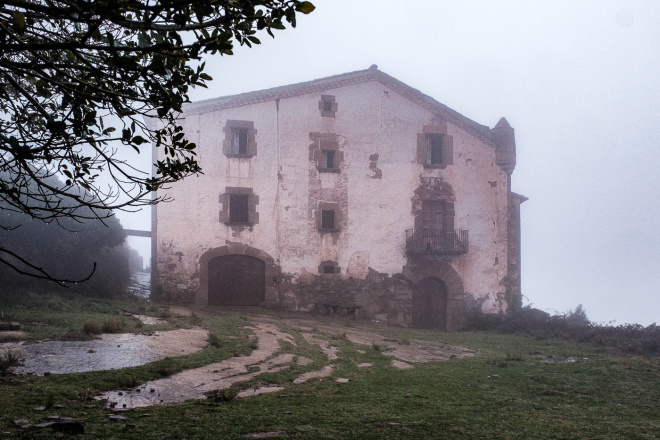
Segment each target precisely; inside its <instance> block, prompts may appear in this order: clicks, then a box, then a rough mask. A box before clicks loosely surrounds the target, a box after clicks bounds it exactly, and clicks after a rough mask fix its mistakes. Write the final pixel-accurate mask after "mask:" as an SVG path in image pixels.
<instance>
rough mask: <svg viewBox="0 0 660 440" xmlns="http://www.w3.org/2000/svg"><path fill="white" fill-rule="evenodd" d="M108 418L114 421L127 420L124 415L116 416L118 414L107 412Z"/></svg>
mask: <svg viewBox="0 0 660 440" xmlns="http://www.w3.org/2000/svg"><path fill="white" fill-rule="evenodd" d="M108 418H109V419H110V420H114V421H115V422H122V421H124V420H128V419H127V418H126V417H124V416H118V415H116V414H108Z"/></svg>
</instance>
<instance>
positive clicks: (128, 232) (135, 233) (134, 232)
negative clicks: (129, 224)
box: [124, 229, 151, 238]
mask: <svg viewBox="0 0 660 440" xmlns="http://www.w3.org/2000/svg"><path fill="white" fill-rule="evenodd" d="M124 232H126V235H132V236H135V237H149V238H151V231H140V230H138V229H124Z"/></svg>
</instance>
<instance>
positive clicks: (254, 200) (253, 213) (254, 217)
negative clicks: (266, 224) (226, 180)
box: [219, 186, 259, 226]
mask: <svg viewBox="0 0 660 440" xmlns="http://www.w3.org/2000/svg"><path fill="white" fill-rule="evenodd" d="M232 195H246V196H247V199H248V221H247V222H232V221H231V220H230V210H231V206H230V199H231V196H232ZM219 201H220V203H221V204H222V209H221V210H220V215H219V220H220V223H224V224H226V225H228V226H251V225H256V224H257V223H259V213H258V212H257V205H258V204H259V196H258V195H256V194H254V192H253V190H252V188H245V187H235V186H228V187H226V188H225V192H224V193H223V194H220V197H219Z"/></svg>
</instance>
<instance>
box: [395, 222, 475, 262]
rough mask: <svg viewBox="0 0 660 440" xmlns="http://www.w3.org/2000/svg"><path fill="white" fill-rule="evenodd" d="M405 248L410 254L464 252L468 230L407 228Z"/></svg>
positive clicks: (466, 249) (455, 253) (465, 250)
mask: <svg viewBox="0 0 660 440" xmlns="http://www.w3.org/2000/svg"><path fill="white" fill-rule="evenodd" d="M406 250H407V251H408V253H411V254H448V255H459V254H465V253H467V251H468V231H464V230H462V229H459V230H457V231H440V230H438V229H427V228H423V229H408V230H407V231H406Z"/></svg>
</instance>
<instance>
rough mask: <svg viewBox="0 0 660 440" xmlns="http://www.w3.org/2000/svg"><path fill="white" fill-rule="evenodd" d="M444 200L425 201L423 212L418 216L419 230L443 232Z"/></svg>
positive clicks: (423, 202) (417, 226)
mask: <svg viewBox="0 0 660 440" xmlns="http://www.w3.org/2000/svg"><path fill="white" fill-rule="evenodd" d="M444 204H445V202H444V201H442V200H423V201H422V212H421V213H419V215H418V216H417V218H416V219H415V220H416V224H415V227H416V228H418V229H427V230H428V229H432V230H436V231H438V232H440V231H442V230H443V220H444V211H445V209H444V208H445V207H444Z"/></svg>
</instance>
